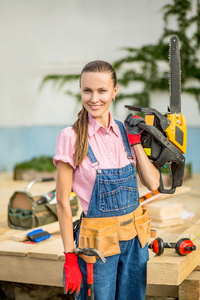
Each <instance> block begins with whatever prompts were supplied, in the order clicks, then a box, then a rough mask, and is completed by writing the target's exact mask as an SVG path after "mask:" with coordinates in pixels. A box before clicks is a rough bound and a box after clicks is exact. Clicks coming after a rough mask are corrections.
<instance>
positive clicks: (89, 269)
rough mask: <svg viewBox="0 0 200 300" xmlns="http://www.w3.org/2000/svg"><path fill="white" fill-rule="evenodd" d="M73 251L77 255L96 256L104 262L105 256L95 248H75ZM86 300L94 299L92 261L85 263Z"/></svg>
mask: <svg viewBox="0 0 200 300" xmlns="http://www.w3.org/2000/svg"><path fill="white" fill-rule="evenodd" d="M74 253H75V254H77V255H79V254H84V255H87V256H97V257H98V258H100V259H101V261H102V262H103V263H105V262H106V259H105V257H104V256H103V255H102V254H101V253H100V252H99V251H98V250H97V249H93V248H84V249H80V248H75V250H74ZM87 300H94V281H93V263H87Z"/></svg>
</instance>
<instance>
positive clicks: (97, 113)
mask: <svg viewBox="0 0 200 300" xmlns="http://www.w3.org/2000/svg"><path fill="white" fill-rule="evenodd" d="M117 91H118V86H116V87H113V80H112V78H111V74H110V73H108V72H84V73H83V74H82V76H81V98H82V103H83V106H84V107H85V109H86V110H87V111H88V113H89V114H90V115H91V116H92V117H93V118H95V119H96V120H97V121H98V122H99V123H100V124H101V125H102V126H103V127H105V128H107V127H108V126H109V111H110V104H111V101H112V99H114V98H115V96H116V94H117Z"/></svg>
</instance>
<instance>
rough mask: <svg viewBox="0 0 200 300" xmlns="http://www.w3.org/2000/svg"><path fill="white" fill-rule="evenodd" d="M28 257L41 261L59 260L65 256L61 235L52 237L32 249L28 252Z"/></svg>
mask: <svg viewBox="0 0 200 300" xmlns="http://www.w3.org/2000/svg"><path fill="white" fill-rule="evenodd" d="M27 256H28V257H32V258H41V259H54V260H58V259H59V258H60V257H61V256H63V259H64V254H63V244H62V239H61V236H60V235H59V234H57V235H54V236H51V237H50V238H49V239H48V240H45V241H43V242H41V243H38V245H37V247H35V248H33V247H32V248H31V249H30V250H29V251H28V252H27Z"/></svg>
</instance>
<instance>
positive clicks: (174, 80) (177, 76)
mask: <svg viewBox="0 0 200 300" xmlns="http://www.w3.org/2000/svg"><path fill="white" fill-rule="evenodd" d="M169 96H170V107H169V108H170V112H171V113H181V69H180V46H179V39H178V37H177V36H176V35H173V36H171V38H170V42H169Z"/></svg>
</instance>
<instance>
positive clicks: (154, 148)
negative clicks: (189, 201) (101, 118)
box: [125, 35, 187, 194]
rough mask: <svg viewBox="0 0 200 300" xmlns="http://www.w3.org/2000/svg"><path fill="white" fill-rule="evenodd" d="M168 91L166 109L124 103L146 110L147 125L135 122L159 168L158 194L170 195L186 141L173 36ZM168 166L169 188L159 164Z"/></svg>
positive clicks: (178, 177)
mask: <svg viewBox="0 0 200 300" xmlns="http://www.w3.org/2000/svg"><path fill="white" fill-rule="evenodd" d="M169 94H170V106H169V107H168V112H166V113H160V112H159V111H157V110H156V109H154V108H149V107H140V106H135V105H125V107H126V108H128V109H129V110H134V111H138V112H143V113H145V122H146V124H138V126H139V127H140V128H141V129H143V131H142V134H141V142H142V146H143V148H144V150H145V152H146V154H147V156H148V157H149V159H150V160H151V161H152V162H153V164H154V165H155V166H156V167H157V168H158V170H159V171H160V187H159V189H158V190H159V192H160V193H166V194H173V193H174V192H175V190H176V187H179V186H181V185H182V182H183V175H184V167H185V157H184V155H183V154H184V153H185V152H186V144H187V128H186V119H185V117H184V116H183V115H182V114H181V70H180V47H179V39H178V37H177V36H176V35H173V36H172V37H171V38H170V42H169ZM166 165H168V168H169V173H170V187H169V188H165V187H164V185H163V180H162V175H161V173H162V167H164V166H166Z"/></svg>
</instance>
